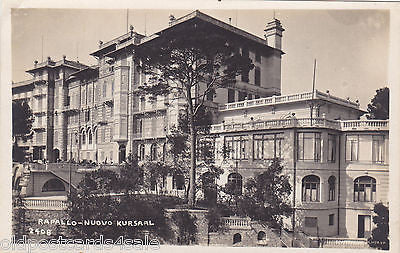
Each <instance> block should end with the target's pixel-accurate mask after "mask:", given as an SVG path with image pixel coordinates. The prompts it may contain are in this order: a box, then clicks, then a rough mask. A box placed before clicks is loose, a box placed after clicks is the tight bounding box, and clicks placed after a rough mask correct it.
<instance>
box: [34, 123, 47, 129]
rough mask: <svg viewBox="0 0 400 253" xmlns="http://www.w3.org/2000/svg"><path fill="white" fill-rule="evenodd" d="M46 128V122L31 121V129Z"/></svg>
mask: <svg viewBox="0 0 400 253" xmlns="http://www.w3.org/2000/svg"><path fill="white" fill-rule="evenodd" d="M45 128H46V124H43V123H42V124H39V123H38V122H36V121H35V122H33V124H32V129H37V130H39V129H45Z"/></svg>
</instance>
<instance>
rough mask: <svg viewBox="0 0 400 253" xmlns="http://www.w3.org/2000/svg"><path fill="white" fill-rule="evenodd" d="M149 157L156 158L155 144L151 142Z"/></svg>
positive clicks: (153, 159)
mask: <svg viewBox="0 0 400 253" xmlns="http://www.w3.org/2000/svg"><path fill="white" fill-rule="evenodd" d="M150 159H151V160H152V161H155V160H157V144H155V143H153V144H151V147H150Z"/></svg>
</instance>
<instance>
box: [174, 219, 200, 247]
mask: <svg viewBox="0 0 400 253" xmlns="http://www.w3.org/2000/svg"><path fill="white" fill-rule="evenodd" d="M172 221H173V222H174V223H175V225H176V226H177V228H178V231H177V232H178V238H177V242H178V244H180V245H189V244H191V243H194V242H195V241H196V233H197V226H196V217H194V216H192V215H190V214H189V212H188V211H177V212H174V213H173V214H172Z"/></svg>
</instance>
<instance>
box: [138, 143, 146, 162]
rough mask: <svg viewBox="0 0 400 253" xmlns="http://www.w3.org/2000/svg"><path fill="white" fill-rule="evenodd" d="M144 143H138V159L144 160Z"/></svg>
mask: <svg viewBox="0 0 400 253" xmlns="http://www.w3.org/2000/svg"><path fill="white" fill-rule="evenodd" d="M144 155H145V153H144V144H140V145H139V160H144Z"/></svg>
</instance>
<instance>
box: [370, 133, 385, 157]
mask: <svg viewBox="0 0 400 253" xmlns="http://www.w3.org/2000/svg"><path fill="white" fill-rule="evenodd" d="M384 144H385V139H384V136H383V135H373V136H372V161H373V162H374V163H383V162H384Z"/></svg>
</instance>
